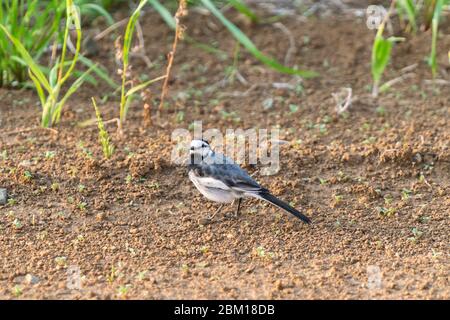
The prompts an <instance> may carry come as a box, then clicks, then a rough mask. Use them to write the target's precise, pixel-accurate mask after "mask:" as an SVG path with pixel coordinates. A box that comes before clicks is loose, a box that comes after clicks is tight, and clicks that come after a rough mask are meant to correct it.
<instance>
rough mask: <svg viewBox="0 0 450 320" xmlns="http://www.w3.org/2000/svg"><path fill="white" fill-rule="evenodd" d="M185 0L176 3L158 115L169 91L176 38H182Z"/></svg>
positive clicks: (185, 12) (176, 43)
mask: <svg viewBox="0 0 450 320" xmlns="http://www.w3.org/2000/svg"><path fill="white" fill-rule="evenodd" d="M186 7H187V5H186V0H180V1H179V5H178V10H177V12H176V13H175V37H174V40H173V44H172V50H171V51H170V52H169V54H168V55H167V56H168V62H167V68H166V78H165V80H164V84H163V88H162V92H161V101H160V103H159V107H158V116H159V113H160V112H161V111H162V108H163V105H164V98H165V97H166V95H167V92H168V91H169V79H170V71H171V70H172V64H173V58H174V57H175V53H176V51H177V45H178V40H179V39H183V34H184V27H183V26H182V25H180V18H181V17H184V16H185V15H187V9H186Z"/></svg>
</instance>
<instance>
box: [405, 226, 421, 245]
mask: <svg viewBox="0 0 450 320" xmlns="http://www.w3.org/2000/svg"><path fill="white" fill-rule="evenodd" d="M411 232H412V234H413V236H412V237H409V238H408V240H409V241H412V242H414V243H416V242H417V241H419V239H420V238H422V236H423V231H420V230H419V229H418V228H415V227H414V228H412V230H411Z"/></svg>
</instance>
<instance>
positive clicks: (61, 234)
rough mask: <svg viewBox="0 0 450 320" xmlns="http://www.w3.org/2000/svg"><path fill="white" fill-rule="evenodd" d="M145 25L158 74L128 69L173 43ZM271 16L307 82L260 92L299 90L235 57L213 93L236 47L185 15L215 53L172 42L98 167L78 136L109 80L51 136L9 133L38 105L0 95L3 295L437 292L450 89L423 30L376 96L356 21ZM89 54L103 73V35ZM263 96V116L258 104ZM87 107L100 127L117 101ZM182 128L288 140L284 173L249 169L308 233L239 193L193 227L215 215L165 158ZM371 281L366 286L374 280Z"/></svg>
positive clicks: (91, 138)
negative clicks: (251, 131)
mask: <svg viewBox="0 0 450 320" xmlns="http://www.w3.org/2000/svg"><path fill="white" fill-rule="evenodd" d="M228 15H229V16H230V13H228ZM122 16H124V15H122ZM231 16H233V15H232V14H231ZM120 18H121V17H117V20H119V19H120ZM233 20H234V21H235V22H236V23H237V24H238V25H239V26H240V27H241V28H242V29H243V30H244V31H245V32H246V33H247V34H249V35H250V36H251V38H252V39H253V40H254V42H255V43H256V44H257V46H258V47H259V48H261V49H262V50H263V51H264V52H265V53H267V54H270V55H272V56H273V57H276V58H277V59H279V60H280V61H283V60H284V57H285V54H286V52H287V50H288V48H289V41H288V38H287V36H286V35H285V34H284V33H282V31H280V30H279V29H277V28H275V27H274V26H273V25H271V24H262V25H256V26H255V25H254V26H251V25H248V24H246V23H243V22H242V21H243V20H241V19H239V18H236V17H235V19H233ZM142 21H143V23H142V26H143V30H144V34H145V43H146V51H147V55H148V57H150V59H152V61H153V62H156V63H157V64H159V65H157V66H156V67H154V68H153V69H151V70H148V69H146V67H145V65H144V63H143V62H142V60H140V59H137V58H135V59H134V61H133V63H134V69H133V70H135V72H137V71H136V70H139V72H140V73H142V74H146V75H148V76H149V77H154V76H157V75H160V74H162V73H163V72H164V71H163V69H164V64H165V61H164V58H163V57H164V55H165V53H166V52H168V51H169V48H170V45H171V41H172V39H173V38H172V37H173V35H172V32H171V31H170V30H168V29H167V28H166V26H165V25H164V23H163V22H162V21H161V20H160V18H159V17H158V16H157V15H156V14H153V13H148V14H146V15H145V16H144V18H143V20H142ZM281 22H282V23H283V24H284V25H285V26H286V27H287V28H288V29H289V30H290V32H291V33H292V35H293V37H294V39H295V41H296V47H297V53H296V54H294V55H293V56H292V59H293V60H292V62H291V65H292V64H298V65H299V66H304V67H307V68H309V69H313V70H316V71H318V72H320V73H321V77H319V78H317V79H313V80H307V81H304V82H303V90H300V91H301V92H299V91H297V92H296V91H295V90H284V89H274V88H273V87H272V83H273V82H291V83H295V82H293V81H294V80H295V79H293V78H292V77H291V76H288V75H281V74H278V73H276V72H274V71H271V70H269V69H267V68H265V67H263V66H261V64H260V63H258V62H257V61H255V60H254V59H253V58H252V57H251V56H250V55H249V54H248V53H246V52H244V50H241V52H240V58H239V65H238V67H239V71H240V73H241V74H242V76H243V77H244V78H245V79H246V80H247V81H248V85H243V84H241V83H240V82H239V81H238V80H234V82H233V83H228V84H226V85H224V86H223V87H220V88H216V89H215V90H213V89H214V88H213V87H211V85H212V84H216V83H218V82H219V81H221V80H222V79H223V78H224V77H225V69H226V68H227V67H229V66H231V65H232V56H233V48H234V46H235V41H234V40H233V38H232V37H231V36H230V35H229V34H228V32H227V31H226V30H224V28H223V27H222V26H221V25H220V24H219V23H218V22H217V21H216V20H214V19H213V18H211V17H205V16H201V15H200V14H199V13H195V12H191V13H190V15H189V16H188V18H187V19H186V21H185V24H186V25H187V30H188V32H189V34H190V35H192V36H193V37H194V38H196V39H197V40H201V41H203V42H212V41H213V39H220V41H216V42H217V44H218V47H219V48H220V49H221V50H223V51H225V52H226V53H228V55H229V57H228V58H227V59H221V58H220V56H218V55H215V54H209V53H206V52H205V51H203V50H201V49H199V48H197V47H195V46H193V45H189V44H186V43H181V44H180V46H179V50H178V52H177V55H176V59H175V63H174V70H173V76H174V81H173V83H172V86H171V91H170V99H169V100H168V108H166V110H164V111H163V113H162V115H161V117H160V119H159V120H158V119H156V118H154V119H153V124H152V125H150V126H147V127H146V126H145V125H144V124H143V121H142V103H141V102H138V101H137V102H136V103H135V104H133V105H132V107H131V108H130V111H129V116H128V121H127V123H126V125H125V130H124V136H123V137H122V138H120V137H118V136H116V135H115V127H114V125H113V124H109V125H108V129H109V131H110V133H111V137H112V142H113V144H114V145H115V146H116V152H115V154H114V155H113V157H112V158H111V159H109V160H103V158H102V153H101V148H100V146H99V143H98V131H97V128H96V126H95V125H94V126H90V127H87V128H80V127H79V126H78V124H79V123H80V122H82V121H85V120H88V119H91V118H93V117H94V112H93V108H92V106H91V104H90V100H89V98H90V97H91V96H92V95H97V96H98V99H97V100H98V101H99V100H100V99H101V97H102V95H98V93H99V92H102V93H107V92H110V91H111V89H110V88H109V87H107V86H105V85H103V84H100V85H99V87H97V88H92V87H89V86H85V87H84V89H83V90H82V92H79V93H78V94H77V95H75V96H74V97H73V98H72V99H71V100H70V101H69V102H68V105H67V107H66V109H65V111H64V114H63V116H62V122H61V124H60V125H58V126H57V127H55V129H56V130H57V133H54V132H52V131H48V130H34V131H24V132H15V133H11V132H12V131H17V130H21V129H25V128H31V127H34V126H37V125H38V123H39V109H38V105H37V101H38V99H37V96H36V95H35V94H34V93H32V92H31V91H27V90H23V91H12V90H6V89H0V98H1V106H0V108H1V109H0V112H1V113H0V115H1V118H0V120H1V122H0V126H1V131H2V132H1V133H0V137H1V138H0V152H3V151H5V152H4V153H2V156H0V187H5V188H7V189H8V191H9V194H10V197H11V199H13V200H10V201H9V204H7V205H4V206H0V252H1V254H0V298H6V299H9V298H16V297H18V298H32V299H42V298H56V299H67V298H76V299H78V298H81V299H108V298H113V299H118V298H130V299H135V298H137V299H166V298H195V299H202V298H212V299H215V298H226V299H234V298H241V299H249V298H256V299H272V298H275V299H286V298H288V299H330V298H334V299H365V298H374V299H386V298H393V299H416V298H425V299H449V298H450V288H449V252H448V248H449V214H450V149H449V148H450V146H449V143H450V120H449V119H450V117H449V115H450V87H449V86H448V85H434V86H433V85H430V84H427V83H426V82H425V81H424V80H426V79H430V78H431V76H430V71H429V68H428V66H427V65H426V63H424V62H423V59H424V57H426V55H427V54H428V51H429V44H430V41H431V40H430V34H429V33H420V34H419V35H418V36H417V37H415V38H412V39H409V40H408V41H406V42H405V43H403V44H399V45H396V47H395V49H394V58H393V61H392V63H391V65H390V67H389V70H388V71H387V72H386V74H385V76H384V79H386V80H389V79H393V78H396V77H398V76H399V75H400V74H401V70H402V68H404V67H407V66H409V65H411V64H413V63H416V62H417V63H418V66H417V68H415V69H413V70H412V72H413V73H414V74H415V77H413V78H408V79H406V80H404V81H403V82H401V83H399V84H397V85H395V86H394V87H393V88H392V89H391V90H389V91H388V92H385V93H383V94H382V95H381V96H380V98H379V99H378V100H372V99H371V98H369V96H368V93H369V89H368V86H369V85H370V83H371V77H370V65H369V61H370V50H371V42H372V40H373V35H374V34H373V31H370V30H368V29H367V28H366V26H365V22H364V21H363V20H362V19H361V20H358V19H355V18H346V19H337V18H330V17H327V18H317V17H310V18H309V19H308V20H305V21H296V20H295V19H293V18H284V19H282V20H281ZM449 30H450V29H449V25H448V24H447V25H446V26H443V28H442V31H441V34H442V36H441V37H440V39H439V57H438V59H439V62H440V66H441V71H440V74H439V76H438V77H439V78H442V79H445V80H447V81H448V80H449V79H450V77H449V71H450V69H449V66H448V59H447V52H446V51H447V50H448V48H449V47H450V36H449V34H450V32H449ZM100 46H101V52H100V54H99V55H98V56H97V57H94V58H93V59H94V60H95V61H99V62H101V63H102V64H103V65H105V66H107V67H108V68H109V70H110V71H111V73H115V69H116V68H117V67H116V66H115V63H114V45H113V40H112V39H111V38H110V37H106V38H104V39H102V40H101V41H100ZM116 79H117V80H118V78H117V76H116ZM255 84H257V85H256V86H254V87H253V90H250V91H249V92H248V93H247V94H246V95H240V96H233V95H232V93H236V92H245V91H246V90H247V89H249V88H250V87H252V86H253V85H255ZM158 87H159V85H156V86H154V87H153V88H155V92H154V94H155V97H156V96H157V95H158V89H157V88H158ZM341 87H352V88H353V92H354V96H357V98H356V99H355V101H354V103H353V105H352V106H351V108H350V109H349V112H348V113H346V114H345V115H344V116H337V115H336V112H335V110H334V108H335V103H334V100H333V99H332V97H331V93H333V92H336V91H338V90H339V88H341ZM183 93H184V94H183ZM177 97H178V98H177ZM270 97H272V98H273V99H274V104H273V107H272V108H271V109H268V110H265V109H264V108H263V101H264V100H265V99H267V98H270ZM290 104H295V105H298V107H299V108H298V111H296V112H292V110H291V109H290V108H289V105H290ZM100 107H101V110H102V112H103V116H104V118H105V119H111V118H114V117H116V116H117V114H118V97H117V95H116V96H110V97H109V99H108V100H107V102H106V103H100ZM180 111H183V112H184V115H185V116H184V119H181V117H180V113H179V112H180ZM224 111H226V112H228V114H226V113H224ZM232 112H234V114H231V115H230V113H232ZM177 115H178V116H177ZM194 120H202V121H203V127H204V128H205V129H206V128H219V129H221V130H223V131H224V130H225V129H226V128H245V129H246V128H253V127H261V128H271V127H273V126H279V128H280V130H281V137H280V138H281V139H284V140H287V141H289V144H285V145H282V146H281V154H280V158H281V170H280V172H279V173H277V174H276V175H275V176H262V175H260V174H259V173H258V166H247V167H246V168H247V169H248V170H249V171H250V172H251V173H252V174H253V173H254V174H255V175H254V176H255V178H256V179H257V180H258V181H259V182H260V183H261V184H262V185H264V186H265V187H267V188H269V189H271V190H272V191H273V193H274V194H276V195H277V196H279V197H280V198H282V199H285V200H287V201H289V202H292V203H294V204H295V206H296V207H298V208H301V209H302V210H303V211H304V212H305V213H306V214H307V215H309V216H310V217H311V219H312V220H313V224H312V225H311V226H307V225H304V224H302V223H300V222H299V221H298V220H296V219H295V218H291V217H290V216H288V215H286V214H284V213H283V212H280V211H279V210H277V209H275V208H273V207H271V206H268V205H266V204H264V203H261V202H258V201H250V200H248V201H245V203H244V207H243V210H242V214H241V216H240V217H238V218H237V219H232V218H229V217H227V216H225V215H223V214H222V215H220V216H217V217H216V219H215V220H214V221H213V222H212V223H210V224H206V225H202V224H201V223H199V222H201V221H202V219H203V218H204V217H205V216H206V215H208V214H209V213H211V212H212V211H213V210H215V208H216V207H217V206H216V204H213V203H210V202H208V201H206V200H205V199H204V198H203V197H202V196H201V195H200V194H199V193H198V192H197V191H196V190H195V189H194V188H193V186H192V185H191V183H190V182H189V180H188V178H187V172H186V169H185V168H183V167H180V166H177V165H175V164H173V163H172V162H171V161H170V154H171V150H172V148H173V146H174V144H175V143H174V142H171V132H172V131H173V130H174V129H175V128H188V127H189V125H190V124H191V123H192V122H193V121H194ZM89 154H91V156H89ZM26 172H28V173H30V174H31V177H28V178H27V177H26V175H27V174H28V173H26ZM127 177H128V178H127ZM233 209H234V208H233V207H231V206H230V207H228V208H227V210H225V211H224V213H226V212H227V211H228V212H231V210H233ZM77 268H79V270H80V272H81V288H80V289H70V286H69V287H68V286H67V279H68V273H70V270H74V269H75V270H77ZM378 268H379V269H378ZM371 270H375V271H374V272H375V278H377V279H381V284H380V286H375V287H373V286H371V282H370V281H369V276H370V275H371V274H373V273H371ZM377 270H379V274H377V273H376V272H377ZM27 275H29V276H27ZM30 280H32V281H30ZM30 282H32V283H30Z"/></svg>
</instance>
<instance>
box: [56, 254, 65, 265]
mask: <svg viewBox="0 0 450 320" xmlns="http://www.w3.org/2000/svg"><path fill="white" fill-rule="evenodd" d="M55 263H56V265H57V266H59V267H65V266H67V257H63V256H60V257H56V258H55Z"/></svg>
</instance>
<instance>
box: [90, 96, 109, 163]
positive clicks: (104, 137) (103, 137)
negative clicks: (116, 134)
mask: <svg viewBox="0 0 450 320" xmlns="http://www.w3.org/2000/svg"><path fill="white" fill-rule="evenodd" d="M92 104H93V105H94V109H95V115H96V117H97V125H98V136H99V139H100V143H101V145H102V151H103V155H104V156H105V158H106V159H109V158H111V156H112V155H113V153H114V146H113V145H112V144H111V142H110V139H109V134H108V131H106V130H105V125H104V124H103V120H102V116H101V114H100V110H99V109H98V107H97V103H96V102H95V99H94V98H92Z"/></svg>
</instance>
